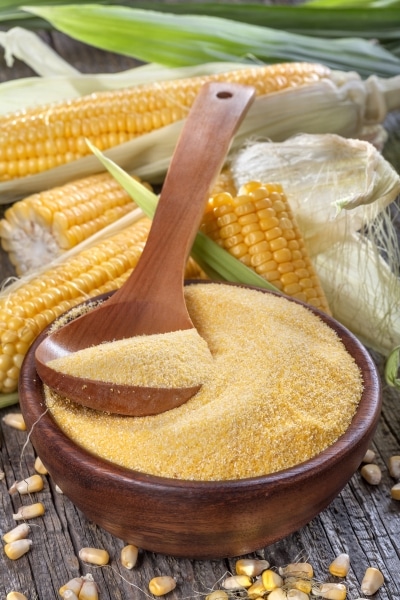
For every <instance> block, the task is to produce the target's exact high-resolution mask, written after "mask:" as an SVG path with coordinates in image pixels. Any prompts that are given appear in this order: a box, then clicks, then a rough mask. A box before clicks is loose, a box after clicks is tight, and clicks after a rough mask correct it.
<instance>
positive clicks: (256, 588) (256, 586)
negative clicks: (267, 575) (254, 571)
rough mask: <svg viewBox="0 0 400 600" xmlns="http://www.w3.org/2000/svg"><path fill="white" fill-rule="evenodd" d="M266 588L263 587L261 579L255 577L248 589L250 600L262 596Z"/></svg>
mask: <svg viewBox="0 0 400 600" xmlns="http://www.w3.org/2000/svg"><path fill="white" fill-rule="evenodd" d="M266 591H267V590H266V589H265V587H264V584H263V582H262V579H257V581H255V582H254V583H253V584H252V585H251V586H250V587H249V588H248V589H247V595H248V597H249V598H250V599H251V600H256V598H259V597H260V596H263V595H264V594H265V592H266Z"/></svg>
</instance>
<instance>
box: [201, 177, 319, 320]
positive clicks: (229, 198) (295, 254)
mask: <svg viewBox="0 0 400 600" xmlns="http://www.w3.org/2000/svg"><path fill="white" fill-rule="evenodd" d="M218 189H220V187H219V188H218ZM230 189H232V188H231V187H230ZM201 230H202V231H203V233H205V234H206V235H208V236H209V237H210V238H211V239H212V240H214V241H215V242H216V243H217V244H219V245H220V246H222V247H223V248H225V250H227V251H228V252H229V253H230V254H232V256H234V257H236V258H237V259H239V260H241V261H242V262H244V263H245V264H246V265H248V266H249V267H250V268H251V269H253V270H254V271H256V273H258V274H259V275H260V276H261V277H263V278H264V279H266V280H267V281H269V282H270V283H272V284H273V285H274V286H275V287H277V288H278V289H279V290H281V291H282V292H284V293H285V294H287V295H289V296H293V297H294V298H296V299H298V300H301V301H303V302H306V303H308V304H310V305H312V306H315V307H316V308H320V309H321V310H324V311H325V312H327V313H329V307H328V303H327V301H326V298H325V295H324V292H323V290H322V288H321V285H320V284H319V281H318V277H317V275H316V272H315V270H314V268H313V266H312V264H311V261H310V259H309V257H308V254H307V251H306V248H305V246H304V242H303V239H302V237H301V234H300V230H299V228H298V227H297V225H296V223H295V220H294V217H293V213H292V211H291V209H290V206H289V204H288V201H287V198H286V196H285V194H284V192H283V189H282V187H281V186H280V185H279V184H261V183H260V182H249V183H247V184H246V185H244V186H242V188H241V189H240V190H239V192H238V193H237V194H236V195H233V194H230V193H228V192H219V193H217V194H212V195H211V197H210V199H209V202H208V206H207V210H206V213H205V216H204V219H203V221H202V224H201Z"/></svg>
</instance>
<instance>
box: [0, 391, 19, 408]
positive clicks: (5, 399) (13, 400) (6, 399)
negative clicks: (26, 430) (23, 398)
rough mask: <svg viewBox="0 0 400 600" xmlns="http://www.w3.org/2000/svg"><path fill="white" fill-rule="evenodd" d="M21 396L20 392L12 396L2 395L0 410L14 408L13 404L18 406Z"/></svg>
mask: <svg viewBox="0 0 400 600" xmlns="http://www.w3.org/2000/svg"><path fill="white" fill-rule="evenodd" d="M18 402H19V396H18V392H13V393H11V394H0V410H1V409H2V408H6V407H7V406H12V405H13V404H18Z"/></svg>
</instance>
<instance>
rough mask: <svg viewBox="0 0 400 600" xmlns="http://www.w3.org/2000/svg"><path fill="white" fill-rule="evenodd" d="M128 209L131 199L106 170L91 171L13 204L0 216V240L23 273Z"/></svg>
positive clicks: (17, 269)
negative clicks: (90, 173) (97, 172)
mask: <svg viewBox="0 0 400 600" xmlns="http://www.w3.org/2000/svg"><path fill="white" fill-rule="evenodd" d="M145 185H146V186H147V187H149V186H148V185H147V184H145ZM134 208H136V204H135V202H134V201H133V200H132V198H131V197H130V195H129V194H128V193H127V192H126V191H125V190H124V189H123V188H122V187H121V185H120V184H119V183H118V182H117V181H116V180H115V179H114V178H113V177H112V176H111V175H110V174H109V173H99V174H96V175H91V176H89V177H84V178H82V179H78V180H76V181H73V182H71V183H67V184H65V185H63V186H60V187H56V188H52V189H50V190H46V191H44V192H40V193H37V194H33V195H32V196H28V197H27V198H24V199H23V200H19V201H18V202H15V203H14V204H13V205H12V206H11V207H10V208H8V209H7V210H6V211H5V213H4V218H3V219H1V220H0V240H1V244H2V246H3V249H4V250H5V251H6V252H7V253H8V254H9V259H10V262H11V263H12V264H13V265H14V267H15V269H16V272H17V274H18V275H23V274H25V273H27V272H28V271H32V270H34V269H36V268H39V267H41V266H42V265H43V263H46V262H50V261H51V260H52V259H54V258H56V257H57V256H58V255H59V254H62V252H65V251H66V250H69V249H70V248H72V247H74V246H76V245H77V244H79V243H80V242H82V241H83V240H85V239H87V238H88V237H89V236H91V235H93V234H94V233H96V232H97V231H100V230H101V229H103V228H104V227H106V226H107V225H109V224H110V223H113V222H114V221H116V220H117V219H119V218H121V217H122V216H124V215H125V214H127V213H128V212H130V211H132V210H133V209H134Z"/></svg>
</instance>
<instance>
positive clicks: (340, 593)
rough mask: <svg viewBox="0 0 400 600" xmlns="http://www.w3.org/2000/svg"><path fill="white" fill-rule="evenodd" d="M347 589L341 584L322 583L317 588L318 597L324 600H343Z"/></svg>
mask: <svg viewBox="0 0 400 600" xmlns="http://www.w3.org/2000/svg"><path fill="white" fill-rule="evenodd" d="M346 594H347V588H346V586H345V585H344V584H343V583H322V584H321V585H320V586H319V588H318V596H321V598H326V600H345V598H346Z"/></svg>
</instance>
